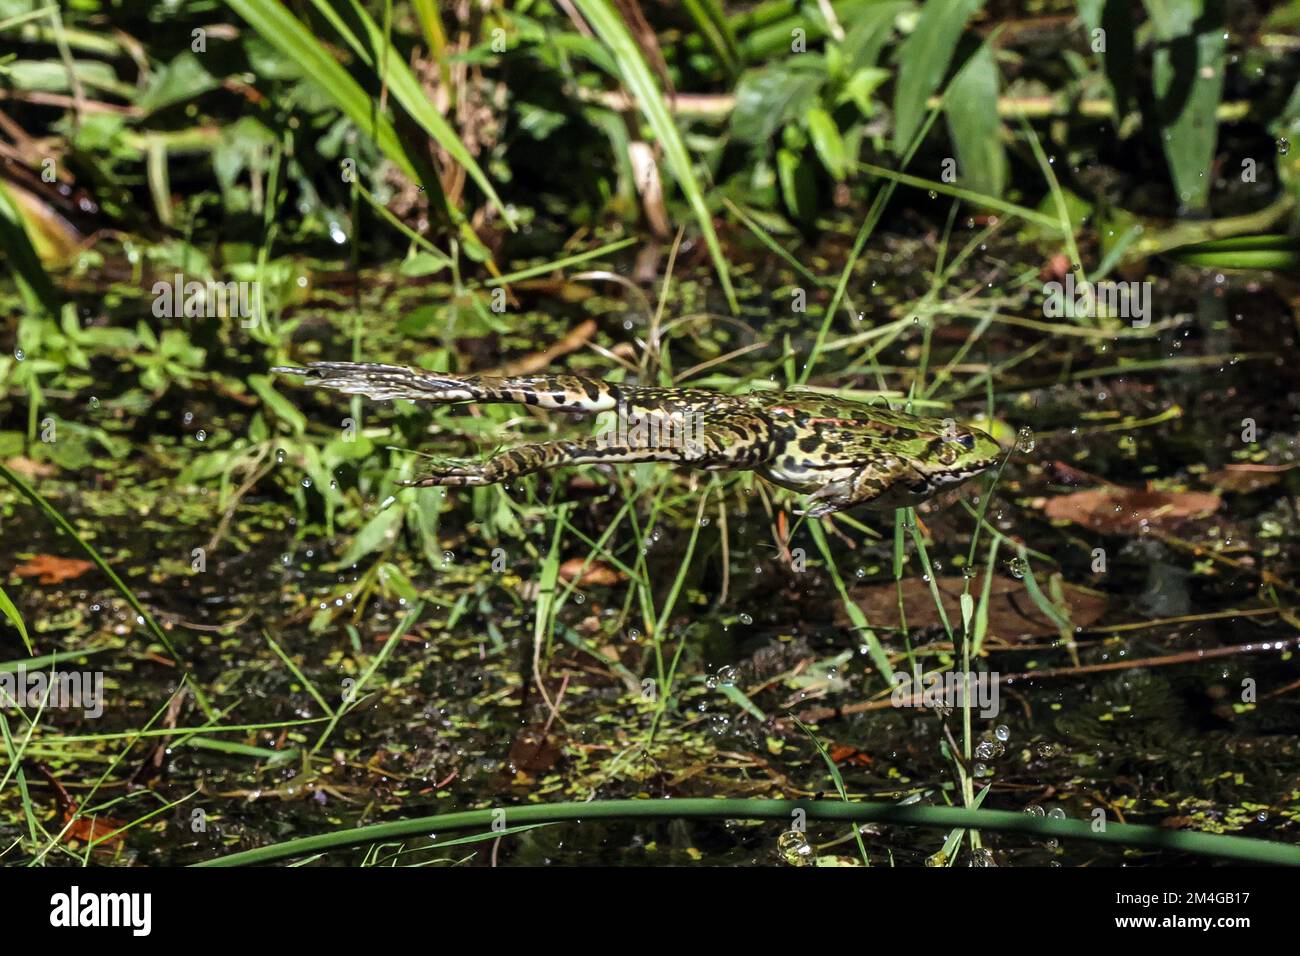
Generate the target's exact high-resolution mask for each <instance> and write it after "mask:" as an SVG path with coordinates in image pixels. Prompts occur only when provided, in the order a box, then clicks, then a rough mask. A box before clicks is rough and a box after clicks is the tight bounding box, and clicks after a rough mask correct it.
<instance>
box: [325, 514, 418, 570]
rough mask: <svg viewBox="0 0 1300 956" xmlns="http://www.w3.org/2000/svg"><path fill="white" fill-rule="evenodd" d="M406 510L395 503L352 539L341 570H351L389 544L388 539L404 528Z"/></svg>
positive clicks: (339, 564)
mask: <svg viewBox="0 0 1300 956" xmlns="http://www.w3.org/2000/svg"><path fill="white" fill-rule="evenodd" d="M405 514H406V509H405V508H404V507H402V506H401V505H400V504H398V503H396V502H394V503H393V504H391V505H389V506H388V507H387V508H385V509H384V510H383V511H381V512H379V514H377V515H375V516H374V517H373V518H371V519H370V520H369V521H368V522H366V524H365V525H364V526H363V527H362V529H361V530H360V531H358V532H357V536H356V537H355V538H353V539H352V546H351V547H350V548H348V551H347V554H345V555H343V557H341V558H339V560H338V566H339V567H340V568H350V567H352V565H354V564H356V563H357V562H358V561H360V560H361V559H362V558H364V557H365V556H366V555H367V554H369V553H370V552H372V551H378V550H379V549H380V548H382V547H383V546H384V545H385V544H387V543H388V538H389V536H390V535H393V534H395V533H396V532H397V529H398V528H400V527H401V526H402V518H403V517H404V516H405Z"/></svg>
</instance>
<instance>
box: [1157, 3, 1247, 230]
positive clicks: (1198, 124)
mask: <svg viewBox="0 0 1300 956" xmlns="http://www.w3.org/2000/svg"><path fill="white" fill-rule="evenodd" d="M1144 2H1145V4H1146V8H1147V12H1148V13H1149V14H1150V16H1151V21H1152V23H1153V24H1154V25H1155V32H1156V39H1157V40H1158V41H1159V42H1158V45H1157V47H1156V52H1155V61H1154V69H1153V75H1152V84H1153V86H1154V87H1155V94H1156V103H1155V111H1156V114H1157V117H1156V118H1157V120H1158V122H1159V125H1160V133H1161V136H1160V138H1161V142H1162V145H1163V146H1164V151H1165V160H1166V162H1168V164H1169V172H1170V174H1171V176H1172V177H1173V181H1174V190H1175V192H1177V194H1178V199H1179V201H1180V202H1181V203H1182V204H1183V205H1184V206H1186V207H1188V208H1189V209H1192V210H1200V209H1204V208H1205V206H1206V203H1207V202H1208V200H1209V196H1210V179H1211V175H1210V166H1211V164H1212V163H1213V162H1214V147H1215V143H1216V141H1217V139H1218V134H1219V130H1218V124H1217V121H1216V119H1215V112H1216V111H1217V110H1218V108H1219V100H1220V99H1221V98H1222V95H1223V71H1224V50H1225V49H1226V48H1227V43H1228V41H1227V40H1226V39H1225V38H1224V37H1225V33H1224V31H1225V29H1226V25H1225V22H1224V17H1225V16H1226V13H1225V9H1224V5H1223V4H1222V3H1218V2H1214V0H1158V2H1157V0H1144ZM1198 29H1199V32H1196V31H1197V30H1198Z"/></svg>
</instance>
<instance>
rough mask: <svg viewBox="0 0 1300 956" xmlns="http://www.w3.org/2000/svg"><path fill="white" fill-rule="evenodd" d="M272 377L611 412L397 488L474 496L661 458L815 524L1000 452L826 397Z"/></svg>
mask: <svg viewBox="0 0 1300 956" xmlns="http://www.w3.org/2000/svg"><path fill="white" fill-rule="evenodd" d="M272 371H273V372H275V373H278V374H282V375H292V376H296V377H298V378H300V379H301V380H302V382H303V383H304V384H306V385H309V386H315V387H320V388H327V389H333V390H335V391H339V392H342V393H344V394H348V395H362V396H365V397H367V398H370V399H375V400H389V399H407V400H410V401H415V402H430V403H436V404H464V403H471V402H476V403H514V404H522V405H531V406H534V407H537V408H541V409H548V410H551V411H556V412H562V413H572V414H578V415H582V414H595V413H600V412H614V413H615V419H614V421H615V424H614V426H613V427H611V428H607V429H606V430H605V431H604V432H602V433H601V434H598V435H596V436H595V437H593V438H589V439H562V440H558V441H549V442H541V443H537V444H527V445H520V446H517V447H514V448H510V449H508V450H504V451H501V452H500V453H498V454H495V455H493V456H491V457H489V458H487V459H486V460H484V461H480V462H471V463H465V464H456V465H448V466H444V467H439V468H437V469H435V470H434V471H432V472H431V473H429V474H427V475H424V476H422V477H419V478H416V479H414V480H412V481H410V482H408V483H407V484H409V485H412V486H415V487H432V486H439V487H474V486H481V485H491V484H497V483H500V482H505V481H509V480H511V479H514V478H518V477H521V476H524V475H528V474H533V473H535V472H540V471H544V470H550V469H553V468H560V467H565V466H570V465H588V464H626V463H635V462H669V463H674V464H677V465H683V466H686V467H688V468H696V469H702V470H705V471H713V472H722V471H753V472H755V473H756V474H758V475H760V476H762V477H763V478H765V479H766V480H768V481H770V482H771V483H773V484H775V485H778V486H780V487H782V488H786V489H789V490H791V491H794V492H797V493H800V494H803V495H806V496H807V498H806V504H805V507H804V508H803V509H802V511H797V512H796V513H797V514H803V515H807V516H808V517H812V518H821V517H825V516H827V515H830V514H834V513H835V512H839V511H845V510H848V509H850V508H856V507H859V506H862V507H866V508H869V509H876V510H887V509H892V508H899V507H910V506H915V505H918V504H921V503H923V502H925V501H928V500H929V499H931V498H932V497H934V496H935V495H937V494H938V493H939V492H941V491H944V490H947V489H950V488H955V487H956V486H958V485H960V484H961V483H962V482H965V481H966V480H968V479H970V478H973V477H974V476H976V475H978V474H981V473H983V472H985V471H987V470H988V469H989V468H991V467H993V465H994V464H996V463H997V462H998V460H999V459H1000V458H1001V456H1002V448H1001V446H1000V445H999V444H998V442H997V441H996V440H995V439H994V438H993V437H992V436H991V435H989V434H987V433H986V432H984V431H981V430H980V429H978V428H975V427H972V426H970V425H963V424H959V423H958V422H957V421H955V420H954V419H952V418H944V419H940V418H930V417H923V416H920V415H913V414H911V413H909V412H904V411H898V410H894V409H891V408H889V407H887V406H879V405H872V404H867V403H865V402H858V401H852V400H849V399H845V398H840V397H838V396H835V395H833V394H828V393H826V392H822V391H813V390H806V389H785V390H782V391H775V390H774V391H754V392H749V393H746V394H738V395H733V394H726V393H722V392H716V391H713V390H710V389H703V388H658V387H654V386H649V385H631V384H623V383H615V382H608V381H604V380H599V379H594V378H587V377H584V376H579V375H567V374H565V375H534V376H517V377H502V376H491V375H454V374H450V373H446V372H430V371H425V370H423V369H418V368H408V367H406V366H402V365H383V364H375V363H368V362H314V363H310V364H308V365H307V366H306V367H303V368H295V367H286V366H277V367H276V368H274V369H272Z"/></svg>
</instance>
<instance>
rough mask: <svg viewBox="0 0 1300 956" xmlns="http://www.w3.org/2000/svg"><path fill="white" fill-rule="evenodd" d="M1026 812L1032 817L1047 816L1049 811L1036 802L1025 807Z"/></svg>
mask: <svg viewBox="0 0 1300 956" xmlns="http://www.w3.org/2000/svg"><path fill="white" fill-rule="evenodd" d="M1025 813H1027V814H1028V815H1029V816H1031V817H1045V816H1047V812H1046V811H1045V810H1044V809H1043V808H1042V807H1040V806H1039V805H1038V804H1036V803H1035V804H1034V805H1033V806H1031V807H1025Z"/></svg>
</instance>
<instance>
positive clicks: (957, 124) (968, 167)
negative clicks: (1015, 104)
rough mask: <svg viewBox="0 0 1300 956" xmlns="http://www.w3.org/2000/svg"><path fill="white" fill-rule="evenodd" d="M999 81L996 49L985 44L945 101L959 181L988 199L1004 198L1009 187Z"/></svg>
mask: <svg viewBox="0 0 1300 956" xmlns="http://www.w3.org/2000/svg"><path fill="white" fill-rule="evenodd" d="M1000 79H1001V77H1000V76H999V74H998V67H997V63H996V62H994V59H993V48H992V47H991V46H990V45H989V44H987V43H985V44H984V45H983V46H982V47H980V49H979V50H978V51H977V52H976V53H975V54H974V55H973V56H972V57H971V58H970V59H969V60H967V61H966V65H965V66H963V67H962V68H961V70H960V71H959V72H958V73H957V75H956V76H955V77H954V78H953V81H952V84H951V85H950V86H949V87H948V96H947V98H946V99H945V101H944V116H945V118H946V119H947V121H948V133H949V135H950V136H951V137H952V141H953V145H954V146H955V147H956V149H957V179H958V181H959V182H961V184H962V185H964V186H966V187H968V188H970V189H973V190H975V191H976V192H980V193H984V194H985V195H988V196H1001V195H1002V191H1003V189H1004V188H1005V187H1006V183H1007V152H1006V147H1005V146H1004V145H1003V143H1002V137H1001V133H1002V121H1001V120H1000V119H999V118H998V87H999V81H1000Z"/></svg>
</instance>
